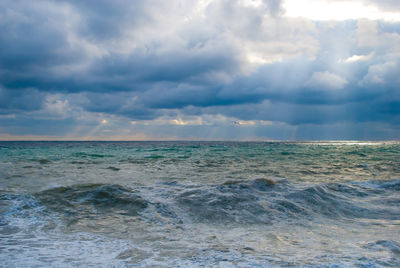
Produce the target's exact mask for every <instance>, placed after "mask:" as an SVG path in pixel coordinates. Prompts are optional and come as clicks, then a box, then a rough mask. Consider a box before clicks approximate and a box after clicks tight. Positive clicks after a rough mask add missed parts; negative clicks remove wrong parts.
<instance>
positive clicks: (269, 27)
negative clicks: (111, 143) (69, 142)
mask: <svg viewBox="0 0 400 268" xmlns="http://www.w3.org/2000/svg"><path fill="white" fill-rule="evenodd" d="M326 2H327V3H328V2H346V1H344V0H335V1H328V0H327V1H326ZM347 2H348V1H347ZM397 2H398V1H373V0H364V1H363V4H365V6H367V7H369V6H372V7H374V8H376V9H377V10H382V12H386V11H388V10H389V11H390V12H392V13H393V12H399V13H398V14H399V19H398V20H383V19H382V20H376V19H369V18H365V17H360V18H357V19H346V20H324V21H318V20H313V19H310V18H308V17H307V16H303V17H302V16H296V17H293V16H289V15H287V14H286V10H285V1H279V0H264V1H261V0H260V1H256V0H236V1H231V0H229V1H228V0H198V1H190V2H189V1H180V0H173V1H157V0H152V1H140V0H135V1H127V0H117V1H72V0H70V1H50V0H40V1H34V2H32V1H11V0H10V1H8V0H4V1H1V3H0V29H1V31H0V137H5V138H9V137H13V136H16V137H17V136H24V135H25V136H26V135H38V136H43V137H44V136H46V137H48V136H54V137H55V138H61V139H64V138H66V139H67V138H71V137H72V138H79V137H93V138H104V139H107V137H115V138H118V137H120V138H124V139H126V138H130V137H131V138H132V139H135V137H136V138H137V137H140V138H144V139H146V137H147V138H148V139H174V138H177V139H396V138H398V137H400V130H399V125H400V108H399V107H400V76H399V75H398V74H399V73H400V45H399V44H400V6H399V4H398V3H397ZM310 8H312V7H310ZM354 12H356V11H354ZM392 13H391V14H392ZM393 14H397V13H393ZM334 126H336V127H334ZM335 129H336V130H337V131H335ZM377 129H379V130H377ZM327 133H329V135H327ZM1 135H2V136H1Z"/></svg>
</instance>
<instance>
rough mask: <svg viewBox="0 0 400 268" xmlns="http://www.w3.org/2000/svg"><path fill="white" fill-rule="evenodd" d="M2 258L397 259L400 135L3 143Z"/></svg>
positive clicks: (9, 261)
mask: <svg viewBox="0 0 400 268" xmlns="http://www.w3.org/2000/svg"><path fill="white" fill-rule="evenodd" d="M0 215H1V218H0V266H1V267H49V266H52V267H144V266H146V267H149V266H154V267H163V266H165V267H203V266H204V267H213V266H214V267H288V266H289V267H399V266H400V143H396V142H390V143H234V142H232V143H223V142H203V143H201V142H1V143H0Z"/></svg>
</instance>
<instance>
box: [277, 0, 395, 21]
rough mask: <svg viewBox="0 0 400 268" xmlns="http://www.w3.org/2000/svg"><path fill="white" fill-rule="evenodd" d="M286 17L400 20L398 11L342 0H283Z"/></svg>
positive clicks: (320, 19) (321, 19) (363, 2)
mask: <svg viewBox="0 0 400 268" xmlns="http://www.w3.org/2000/svg"><path fill="white" fill-rule="evenodd" d="M283 8H284V10H285V16H286V17H302V18H307V19H311V20H315V21H329V20H335V21H340V20H342V21H343V20H356V19H370V20H386V21H400V12H399V11H387V10H381V9H379V7H378V6H377V5H374V4H372V3H369V2H366V1H357V0H353V1H344V0H336V1H335V0H301V1H299V0H285V1H284V3H283Z"/></svg>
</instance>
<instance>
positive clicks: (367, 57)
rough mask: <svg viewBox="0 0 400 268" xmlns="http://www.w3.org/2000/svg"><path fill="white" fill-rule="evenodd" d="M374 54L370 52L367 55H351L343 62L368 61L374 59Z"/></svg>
mask: <svg viewBox="0 0 400 268" xmlns="http://www.w3.org/2000/svg"><path fill="white" fill-rule="evenodd" d="M374 55H375V53H374V52H372V53H370V54H368V55H353V56H351V57H349V58H347V59H345V60H344V61H345V62H349V63H351V62H357V61H369V60H370V59H372V58H373V57H374Z"/></svg>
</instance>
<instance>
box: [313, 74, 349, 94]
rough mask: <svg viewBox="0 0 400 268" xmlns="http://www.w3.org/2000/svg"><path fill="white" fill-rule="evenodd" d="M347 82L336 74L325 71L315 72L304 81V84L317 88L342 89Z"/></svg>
mask: <svg viewBox="0 0 400 268" xmlns="http://www.w3.org/2000/svg"><path fill="white" fill-rule="evenodd" d="M346 84H347V80H346V79H344V78H342V77H341V76H339V75H337V74H333V73H330V72H328V71H325V72H315V73H313V75H312V76H311V78H310V80H308V81H307V82H306V86H308V87H311V88H315V89H318V90H335V89H342V88H343V87H344V86H345V85H346Z"/></svg>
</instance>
